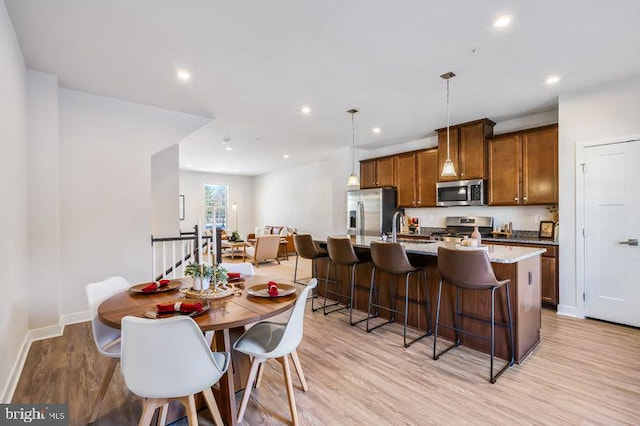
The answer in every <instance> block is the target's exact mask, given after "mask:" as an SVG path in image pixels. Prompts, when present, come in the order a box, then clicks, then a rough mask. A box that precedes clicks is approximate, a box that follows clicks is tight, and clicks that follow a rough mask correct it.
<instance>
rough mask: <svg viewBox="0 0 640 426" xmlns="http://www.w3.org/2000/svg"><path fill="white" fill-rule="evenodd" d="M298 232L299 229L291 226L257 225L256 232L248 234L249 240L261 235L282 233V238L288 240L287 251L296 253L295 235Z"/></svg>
mask: <svg viewBox="0 0 640 426" xmlns="http://www.w3.org/2000/svg"><path fill="white" fill-rule="evenodd" d="M297 233H298V232H297V229H296V228H292V227H290V226H272V225H267V226H256V229H255V232H254V233H252V234H249V235H248V236H247V241H252V240H255V239H256V237H258V236H260V235H280V237H281V238H285V239H286V240H287V253H295V252H296V248H295V246H294V245H293V235H294V234H297Z"/></svg>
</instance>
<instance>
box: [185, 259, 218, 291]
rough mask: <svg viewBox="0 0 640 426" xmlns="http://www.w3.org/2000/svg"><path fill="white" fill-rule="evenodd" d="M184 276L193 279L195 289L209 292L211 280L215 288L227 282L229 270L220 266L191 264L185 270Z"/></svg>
mask: <svg viewBox="0 0 640 426" xmlns="http://www.w3.org/2000/svg"><path fill="white" fill-rule="evenodd" d="M184 274H185V275H186V276H188V277H193V289H194V290H198V291H205V290H208V289H209V284H210V283H211V280H213V283H214V287H215V286H216V284H217V283H220V282H224V283H226V282H227V270H226V269H224V268H222V267H220V265H215V266H213V265H209V264H207V263H200V264H198V263H195V262H191V263H189V264H188V265H187V266H186V267H185V268H184Z"/></svg>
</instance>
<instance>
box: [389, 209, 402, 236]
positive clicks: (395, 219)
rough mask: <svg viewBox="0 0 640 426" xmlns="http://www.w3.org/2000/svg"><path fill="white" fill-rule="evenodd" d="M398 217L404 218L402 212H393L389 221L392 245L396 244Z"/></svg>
mask: <svg viewBox="0 0 640 426" xmlns="http://www.w3.org/2000/svg"><path fill="white" fill-rule="evenodd" d="M398 215H400V217H401V218H402V217H404V213H402V210H398V211H397V212H395V213H394V214H393V218H392V219H391V242H393V243H396V242H398Z"/></svg>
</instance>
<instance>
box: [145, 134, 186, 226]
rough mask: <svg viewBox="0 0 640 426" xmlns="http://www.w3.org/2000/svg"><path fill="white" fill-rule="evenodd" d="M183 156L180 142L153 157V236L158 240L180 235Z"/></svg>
mask: <svg viewBox="0 0 640 426" xmlns="http://www.w3.org/2000/svg"><path fill="white" fill-rule="evenodd" d="M179 153H180V150H179V145H178V144H177V143H176V144H174V145H171V146H170V147H168V148H165V149H163V150H162V151H160V152H157V153H155V154H153V156H152V157H151V235H153V236H154V237H175V236H178V235H179V234H180V210H179V208H178V206H179V200H178V195H180V163H179V162H180V154H179ZM172 207H174V208H172Z"/></svg>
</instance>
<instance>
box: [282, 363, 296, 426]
mask: <svg viewBox="0 0 640 426" xmlns="http://www.w3.org/2000/svg"><path fill="white" fill-rule="evenodd" d="M278 361H279V362H280V364H282V373H283V374H284V382H285V384H286V385H287V397H288V399H289V409H290V410H291V420H292V421H293V425H294V426H296V425H297V424H298V410H297V409H296V399H295V396H294V395H293V383H292V381H291V369H290V368H289V357H287V356H286V355H285V356H283V357H282V358H278Z"/></svg>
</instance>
